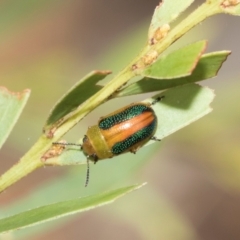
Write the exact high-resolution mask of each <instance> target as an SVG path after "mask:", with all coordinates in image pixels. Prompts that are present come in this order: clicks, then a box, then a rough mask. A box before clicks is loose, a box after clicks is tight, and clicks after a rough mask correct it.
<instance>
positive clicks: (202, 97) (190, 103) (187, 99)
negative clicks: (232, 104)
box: [45, 84, 214, 166]
mask: <svg viewBox="0 0 240 240" xmlns="http://www.w3.org/2000/svg"><path fill="white" fill-rule="evenodd" d="M160 95H161V96H162V95H164V96H165V98H164V99H163V100H162V101H161V102H159V103H156V104H155V105H153V109H154V111H155V113H156V115H157V117H158V130H157V132H156V137H157V138H159V139H163V138H164V137H166V136H168V135H170V134H172V133H173V132H175V131H177V130H179V129H181V128H183V127H185V126H186V125H188V124H190V123H191V122H194V121H196V120H197V119H199V118H201V117H203V116H204V115H206V114H207V113H209V112H210V111H211V108H210V106H209V105H210V103H211V102H212V100H213V98H214V93H213V92H212V90H210V89H209V88H206V87H201V86H199V85H197V84H187V85H184V86H179V87H176V88H172V89H169V90H167V91H165V92H163V93H161V94H158V95H155V96H154V97H153V98H150V99H146V100H144V102H148V103H149V102H153V100H154V99H155V98H156V97H158V96H160ZM152 143H154V141H149V142H148V143H147V144H146V145H145V146H147V145H149V144H152ZM45 164H46V165H60V166H62V165H78V164H86V156H85V155H84V154H83V152H82V151H81V150H80V147H74V146H69V147H67V149H66V150H65V151H64V152H63V153H62V154H61V155H60V156H58V157H54V158H50V159H48V160H47V161H46V163H45Z"/></svg>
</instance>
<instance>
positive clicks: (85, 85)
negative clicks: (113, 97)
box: [44, 71, 111, 131]
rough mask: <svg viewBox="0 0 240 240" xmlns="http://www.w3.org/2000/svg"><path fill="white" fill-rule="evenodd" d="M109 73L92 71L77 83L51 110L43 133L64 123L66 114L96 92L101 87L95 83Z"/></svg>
mask: <svg viewBox="0 0 240 240" xmlns="http://www.w3.org/2000/svg"><path fill="white" fill-rule="evenodd" d="M110 73H111V72H110V71H93V72H91V73H89V74H88V75H86V76H85V77H83V78H82V79H81V80H80V81H79V82H77V83H76V84H75V85H74V86H73V87H72V88H71V89H70V90H69V91H68V92H67V93H66V94H65V95H64V96H63V97H62V98H61V99H60V100H59V101H58V102H57V104H56V105H55V106H54V108H53V109H52V111H51V113H50V116H49V117H48V119H47V122H46V125H45V127H44V129H45V131H46V130H47V129H50V128H53V127H54V124H55V123H57V122H58V121H59V122H61V123H62V122H64V121H65V120H66V119H67V118H68V116H67V114H69V113H71V112H72V111H74V110H75V109H76V108H77V107H78V106H79V105H81V104H82V103H83V102H84V101H86V100H87V99H88V98H90V97H91V96H92V95H94V94H95V93H96V92H98V91H99V90H100V89H101V88H102V87H101V86H99V85H96V84H97V82H99V81H100V80H102V79H104V78H105V77H106V76H107V75H108V74H110Z"/></svg>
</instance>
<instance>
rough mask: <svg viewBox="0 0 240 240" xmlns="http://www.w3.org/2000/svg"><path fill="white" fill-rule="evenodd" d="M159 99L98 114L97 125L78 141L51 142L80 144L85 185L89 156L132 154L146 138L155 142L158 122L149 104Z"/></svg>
mask: <svg viewBox="0 0 240 240" xmlns="http://www.w3.org/2000/svg"><path fill="white" fill-rule="evenodd" d="M162 98H163V97H159V98H157V99H156V100H155V101H154V102H153V103H132V104H130V105H128V106H126V107H123V108H121V109H119V110H117V111H115V112H113V113H110V114H108V115H106V116H105V117H101V118H100V119H99V121H98V123H97V125H94V126H91V127H89V128H88V130H87V133H86V135H85V136H84V138H83V143H82V144H76V143H62V142H55V143H54V144H59V145H75V146H81V149H82V150H83V152H84V153H85V154H86V155H87V176H86V183H85V186H87V185H88V181H89V160H90V159H91V160H93V161H94V162H95V163H96V162H97V161H98V160H100V159H106V158H112V157H114V156H116V155H119V154H122V153H125V152H132V153H136V151H137V150H138V149H139V148H141V147H142V146H143V145H144V144H145V143H146V142H148V141H149V140H150V139H152V140H157V141H159V139H157V138H156V137H154V134H155V132H156V129H157V125H158V123H157V116H156V114H155V112H154V110H153V109H152V108H151V105H153V104H155V103H156V102H158V101H160V100H161V99H162Z"/></svg>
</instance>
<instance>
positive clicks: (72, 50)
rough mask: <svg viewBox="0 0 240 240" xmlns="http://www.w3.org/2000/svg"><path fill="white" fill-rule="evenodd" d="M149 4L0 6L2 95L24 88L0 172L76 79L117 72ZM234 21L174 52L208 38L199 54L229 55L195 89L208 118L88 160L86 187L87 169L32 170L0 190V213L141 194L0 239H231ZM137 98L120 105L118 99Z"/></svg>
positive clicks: (238, 205) (236, 74)
mask: <svg viewBox="0 0 240 240" xmlns="http://www.w3.org/2000/svg"><path fill="white" fill-rule="evenodd" d="M158 2H159V1H158V0H139V1H136V0H128V1H127V0H123V1H110V0H104V1H93V0H79V1H76V0H68V1H61V0H58V1H56V0H48V1H44V0H42V1H37V0H19V1H13V0H4V1H1V2H0V79H1V85H2V86H6V87H7V88H8V89H10V90H11V91H22V90H23V89H26V88H30V89H31V90H32V94H31V97H30V100H29V102H28V104H27V106H26V108H25V110H24V112H23V114H22V116H21V118H20V120H19V121H18V123H17V125H16V126H15V128H14V130H13V132H12V133H11V135H10V137H9V139H8V141H7V142H6V144H5V145H4V147H3V149H2V150H1V153H0V154H1V158H0V161H1V162H0V164H1V165H0V166H1V167H0V174H2V173H4V172H5V171H6V170H7V169H8V168H10V167H11V166H12V165H13V164H15V163H16V161H17V160H18V159H19V158H20V157H21V156H22V155H23V154H24V153H25V152H26V151H28V149H29V148H30V147H31V146H32V145H33V144H34V143H35V141H36V140H37V139H38V137H39V135H40V134H41V131H42V126H43V124H44V122H45V120H46V118H47V116H48V113H49V111H50V110H51V108H52V106H53V105H54V103H55V102H56V101H57V100H58V99H59V98H60V97H61V96H62V94H64V92H66V91H67V90H68V89H69V88H70V87H71V86H72V85H73V84H74V83H75V82H76V81H77V80H78V79H80V78H81V77H82V76H84V75H85V74H86V73H88V72H89V71H91V70H94V69H100V70H113V74H116V73H117V71H118V70H120V69H121V68H122V67H124V66H125V65H126V64H127V63H128V62H129V61H130V60H131V59H132V58H133V57H134V56H135V55H136V54H137V53H138V52H139V50H140V49H141V47H143V45H144V43H145V42H146V35H147V30H148V25H149V23H150V19H151V15H152V13H153V11H154V8H155V6H156V5H157V4H158ZM200 3H201V1H196V2H195V4H194V5H193V6H192V8H194V7H197V6H198V5H199V4H200ZM239 23H240V19H239V18H237V17H233V16H228V15H219V16H216V17H214V18H211V19H209V20H207V21H205V22H204V23H202V24H200V25H199V26H197V27H196V28H195V29H194V30H192V31H191V32H190V33H189V34H187V35H186V36H184V38H182V39H181V40H180V41H179V42H177V43H176V44H175V45H174V46H173V47H178V46H182V45H185V44H187V43H190V42H193V41H197V40H200V39H208V40H209V45H208V49H207V51H208V52H209V51H216V50H232V54H231V55H230V57H229V59H228V61H227V62H226V63H225V64H224V66H223V68H222V69H221V71H220V72H219V76H218V77H217V78H214V79H211V80H208V81H205V82H203V83H201V84H205V85H207V86H210V87H211V88H213V89H215V93H216V99H215V101H214V103H213V104H212V106H213V109H214V111H213V112H212V113H211V114H210V115H208V116H206V117H204V118H203V119H200V120H199V121H197V122H196V123H194V124H192V125H190V126H188V127H186V128H185V129H182V130H181V131H179V132H177V133H175V134H173V135H172V136H170V137H168V138H167V139H166V140H165V139H164V141H162V142H161V143H160V144H153V145H151V146H150V147H146V148H144V149H141V150H140V152H139V153H138V154H136V155H134V156H133V155H131V154H126V155H124V156H123V157H122V156H121V157H118V158H116V159H115V158H114V159H112V160H106V161H102V162H100V163H98V164H96V165H91V169H90V170H91V172H90V184H89V186H88V187H87V188H84V181H85V172H86V166H79V167H78V166H77V167H74V166H73V167H66V168H63V167H62V168H60V167H54V168H53V167H52V168H51V167H46V168H43V169H40V170H37V171H36V172H34V173H32V174H30V175H29V176H27V177H26V178H24V179H22V180H21V181H19V182H18V183H16V184H15V185H14V186H12V187H10V188H9V189H8V190H7V191H5V192H4V193H3V194H1V196H0V217H4V216H6V215H9V214H13V213H17V212H20V211H23V210H26V209H29V208H33V207H37V206H40V205H43V204H47V203H51V202H55V201H60V200H64V199H71V198H74V197H76V196H86V195H89V194H94V193H97V192H101V191H107V190H110V189H112V188H114V187H120V186H125V185H130V184H134V183H141V182H145V181H147V182H148V184H147V185H146V186H145V187H144V188H142V189H140V190H138V191H136V192H134V193H131V194H129V195H127V196H125V197H124V198H122V199H120V200H118V201H117V202H115V203H114V204H112V205H108V206H106V207H103V208H99V209H95V210H93V211H89V212H86V213H83V214H79V215H76V216H73V217H67V218H64V219H62V220H58V221H55V222H54V223H46V224H42V225H38V226H36V227H33V228H28V229H26V230H21V231H16V232H14V233H9V234H5V235H2V236H0V239H33V240H38V239H39V240H40V239H42V238H44V239H45V240H48V239H53V238H54V239H60V240H61V239H84V240H92V239H99V240H102V239H115V240H120V239H124V240H128V239H129V240H130V239H131V240H132V239H137V240H155V239H156V240H159V239H163V240H188V239H189V240H190V239H191V240H192V239H193V240H195V239H196V240H214V239H218V240H226V239H227V240H234V239H240V228H239V219H240V194H239V193H240V144H239V143H240V137H239V136H240V134H239V133H240V125H239V120H240V111H239V99H238V96H239V95H238V94H239V93H238V91H239V90H238V89H239V87H240V81H239V78H240V70H239V56H240V48H239V41H240V36H239V34H238V29H239ZM108 79H109V78H108ZM145 98H146V97H145V96H137V97H129V98H124V99H121V104H122V105H125V104H128V103H130V102H133V101H138V100H141V99H145ZM117 101H118V102H117ZM116 103H118V104H119V100H113V101H110V102H108V103H107V104H104V105H103V106H101V107H100V108H98V109H97V110H96V111H94V112H93V113H91V114H90V115H89V116H88V117H87V118H86V119H84V121H83V123H82V124H81V125H80V124H79V125H78V126H76V127H75V128H74V129H73V130H72V131H71V132H70V133H69V134H68V135H67V136H66V137H65V139H67V140H68V141H70V142H75V141H76V140H78V139H79V138H80V137H81V136H82V135H83V134H84V133H85V131H86V128H87V126H89V125H91V124H94V123H96V121H97V119H98V118H99V117H100V116H102V115H104V114H106V113H109V112H110V111H111V110H114V109H116V107H115V106H116ZM160 127H161V126H160Z"/></svg>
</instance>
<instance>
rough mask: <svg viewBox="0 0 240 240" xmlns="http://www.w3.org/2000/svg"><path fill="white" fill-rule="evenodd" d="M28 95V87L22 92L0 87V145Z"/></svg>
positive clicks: (16, 118)
mask: <svg viewBox="0 0 240 240" xmlns="http://www.w3.org/2000/svg"><path fill="white" fill-rule="evenodd" d="M29 96H30V90H29V89H25V90H24V91H22V92H10V91H9V90H8V89H7V88H5V87H0V108H1V117H0V147H2V145H3V143H4V142H5V140H6V139H7V137H8V135H9V134H10V132H11V130H12V128H13V127H14V125H15V123H16V122H17V120H18V118H19V116H20V114H21V112H22V110H23V108H24V107H25V104H26V102H27V100H28V98H29Z"/></svg>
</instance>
